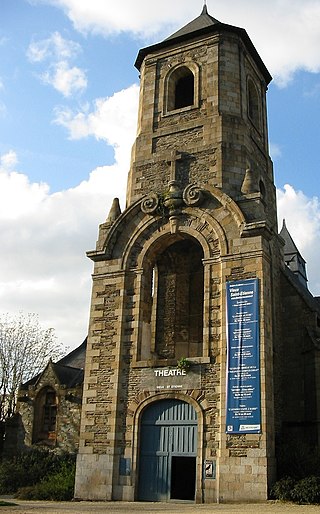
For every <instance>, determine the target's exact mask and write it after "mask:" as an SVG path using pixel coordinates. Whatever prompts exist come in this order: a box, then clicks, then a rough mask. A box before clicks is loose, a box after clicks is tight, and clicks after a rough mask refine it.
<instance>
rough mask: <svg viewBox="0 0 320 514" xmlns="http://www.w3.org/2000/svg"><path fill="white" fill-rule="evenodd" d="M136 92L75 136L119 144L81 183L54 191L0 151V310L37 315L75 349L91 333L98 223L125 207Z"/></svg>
mask: <svg viewBox="0 0 320 514" xmlns="http://www.w3.org/2000/svg"><path fill="white" fill-rule="evenodd" d="M137 93H138V91H137V87H136V86H132V87H131V88H129V89H128V90H124V91H121V92H119V93H116V94H115V95H114V96H113V97H111V98H109V99H103V100H102V99H101V100H100V101H98V102H97V103H96V105H95V108H94V110H93V111H92V112H91V113H89V112H86V114H85V115H84V119H83V122H82V123H83V133H77V137H80V136H83V135H86V136H87V135H93V136H95V137H97V138H100V139H103V140H105V141H106V142H108V144H112V145H114V146H115V147H116V153H115V155H116V162H115V164H114V165H113V166H102V167H99V168H96V169H95V170H93V171H92V172H91V173H90V176H89V177H88V179H87V180H84V181H82V182H81V183H80V184H79V185H78V186H77V187H74V188H70V189H67V190H65V191H60V192H57V193H50V190H49V187H48V185H47V184H39V183H32V182H30V181H29V179H28V177H27V176H26V175H24V174H23V173H21V172H19V171H17V165H18V159H17V156H16V154H15V152H14V151H10V152H8V153H6V154H4V155H2V156H0V163H1V166H0V231H1V235H2V238H1V241H2V243H1V244H2V246H1V253H0V269H1V277H0V312H10V313H16V312H19V311H21V310H23V311H24V312H36V313H37V314H39V317H40V322H41V323H43V324H44V325H45V326H53V327H54V328H55V329H56V333H57V336H58V339H59V340H60V341H61V342H62V343H63V344H66V345H67V346H70V347H75V346H77V345H78V344H80V343H81V342H82V340H83V339H84V337H85V336H86V332H87V325H88V315H89V303H90V290H91V271H92V263H91V261H89V259H88V258H87V257H86V255H85V252H86V251H87V250H92V249H94V247H95V240H96V236H97V231H98V224H99V223H102V222H103V221H104V220H105V219H106V217H107V215H108V211H109V209H110V206H111V202H112V200H113V198H114V197H115V196H118V197H119V196H120V202H121V205H122V208H123V207H124V203H125V200H124V197H125V188H126V179H127V173H128V170H129V160H130V146H131V143H132V142H133V139H134V132H135V127H136V116H137V109H136V106H137ZM123 120H125V123H123ZM71 122H72V119H71V116H70V123H71ZM121 124H122V128H121V127H120V126H119V127H118V126H117V125H121ZM71 125H72V123H71ZM65 126H66V127H67V128H68V130H72V127H71V126H70V127H69V125H68V123H67V122H66V123H65ZM115 127H117V128H116V129H115ZM71 327H72V328H71Z"/></svg>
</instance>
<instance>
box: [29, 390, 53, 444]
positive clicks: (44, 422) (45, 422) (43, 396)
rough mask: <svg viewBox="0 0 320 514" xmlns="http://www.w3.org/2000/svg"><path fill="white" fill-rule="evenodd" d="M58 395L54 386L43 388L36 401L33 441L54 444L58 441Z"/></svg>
mask: <svg viewBox="0 0 320 514" xmlns="http://www.w3.org/2000/svg"><path fill="white" fill-rule="evenodd" d="M56 424H57V395H56V392H55V390H54V389H53V388H51V387H45V388H43V389H42V390H41V391H40V392H39V394H38V396H37V398H36V401H35V412H34V424H33V442H34V443H37V442H43V443H46V444H54V443H55V441H56Z"/></svg>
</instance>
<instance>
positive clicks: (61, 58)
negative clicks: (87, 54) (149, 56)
mask: <svg viewBox="0 0 320 514" xmlns="http://www.w3.org/2000/svg"><path fill="white" fill-rule="evenodd" d="M80 52H81V46H80V45H79V44H78V43H76V42H75V41H71V40H69V39H64V38H63V37H62V36H61V34H60V33H59V32H54V33H53V34H52V35H51V36H50V37H49V38H47V39H42V40H40V41H33V42H32V43H30V45H29V48H28V50H27V56H28V58H29V60H30V61H31V62H32V63H34V64H36V63H38V64H39V63H44V62H47V61H48V63H47V64H46V69H45V71H43V72H42V73H40V75H39V77H40V78H41V80H42V81H43V82H44V83H45V84H49V85H51V86H53V87H54V88H55V89H56V90H57V91H59V93H61V94H63V96H65V97H70V96H71V95H74V94H75V93H81V92H83V91H84V90H85V89H86V88H87V85H88V81H87V77H86V72H85V71H84V70H82V69H81V68H78V67H77V66H72V65H70V62H69V61H70V60H71V59H73V58H75V57H76V56H77V55H78V54H79V53H80Z"/></svg>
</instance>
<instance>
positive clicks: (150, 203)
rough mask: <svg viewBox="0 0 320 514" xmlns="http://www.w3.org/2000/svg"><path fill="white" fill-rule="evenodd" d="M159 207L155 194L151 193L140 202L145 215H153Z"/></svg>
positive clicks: (158, 199)
mask: <svg viewBox="0 0 320 514" xmlns="http://www.w3.org/2000/svg"><path fill="white" fill-rule="evenodd" d="M159 205H160V197H159V195H157V193H151V194H150V195H149V196H147V197H146V198H144V199H143V200H142V202H141V210H142V212H144V213H145V214H154V213H155V212H156V211H157V209H158V208H159Z"/></svg>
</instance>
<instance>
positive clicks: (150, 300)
mask: <svg viewBox="0 0 320 514" xmlns="http://www.w3.org/2000/svg"><path fill="white" fill-rule="evenodd" d="M202 259H203V250H202V247H201V246H200V244H199V243H198V242H197V241H196V240H193V239H184V240H180V241H176V242H173V243H171V244H170V245H169V246H167V247H166V248H165V249H163V251H162V252H160V253H158V255H157V256H156V258H155V259H154V261H153V263H151V262H149V263H148V265H147V266H146V269H145V270H144V287H143V291H142V305H143V308H142V312H143V319H142V337H141V352H140V353H141V355H140V358H141V359H142V360H144V359H146V358H149V355H150V352H151V354H152V355H153V356H154V357H155V358H156V359H160V360H161V359H179V358H181V357H201V356H202V354H203V293H204V291H203V286H204V271H203V263H202Z"/></svg>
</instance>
